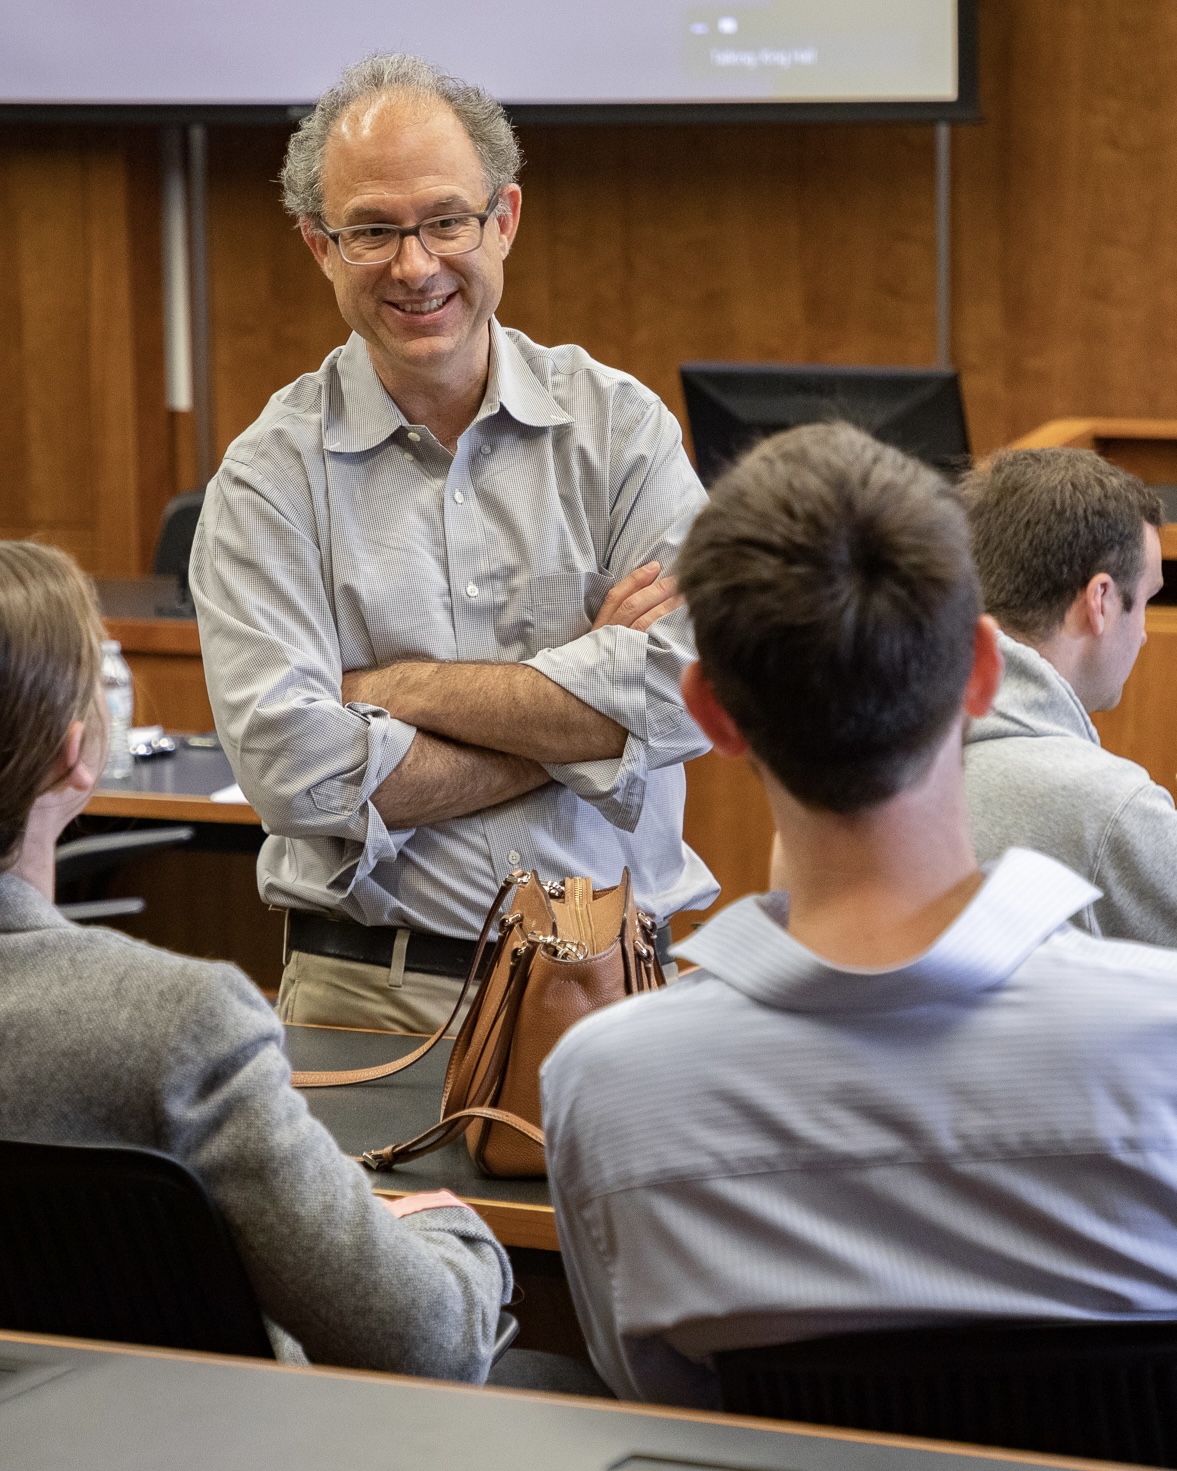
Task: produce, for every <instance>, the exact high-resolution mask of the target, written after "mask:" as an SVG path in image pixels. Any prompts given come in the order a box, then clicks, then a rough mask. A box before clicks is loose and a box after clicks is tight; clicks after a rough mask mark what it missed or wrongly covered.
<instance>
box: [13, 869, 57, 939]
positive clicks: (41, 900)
mask: <svg viewBox="0 0 1177 1471" xmlns="http://www.w3.org/2000/svg"><path fill="white" fill-rule="evenodd" d="M61 926H65V927H66V928H68V927H69V920H68V919H66V917H65V915H64V914H62V912H61V911H60V909H57V908H56V907H55V906H54V905H53V904H51V903H50V902H49V900H48V899H46V898H45V896H44V894H42V893H41V892H40V890H39V889H34V888H33V886H32V884H30V883H29V882H28V881H27V880H26V879H22V878H18V877H17V875H16V874H14V873H0V933H3V932H4V931H19V930H47V929H57V928H59V927H61Z"/></svg>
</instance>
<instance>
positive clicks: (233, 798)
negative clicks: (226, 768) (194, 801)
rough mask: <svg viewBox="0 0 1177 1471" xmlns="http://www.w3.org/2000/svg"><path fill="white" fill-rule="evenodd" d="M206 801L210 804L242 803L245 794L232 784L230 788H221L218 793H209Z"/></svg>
mask: <svg viewBox="0 0 1177 1471" xmlns="http://www.w3.org/2000/svg"><path fill="white" fill-rule="evenodd" d="M208 800H209V801H210V802H244V801H245V793H244V792H243V791H242V790H241V788H240V787H239V786H238V785H237V783H236V782H234V783H233V785H232V786H231V787H222V788H221V789H220V791H218V792H210V793H209V799H208Z"/></svg>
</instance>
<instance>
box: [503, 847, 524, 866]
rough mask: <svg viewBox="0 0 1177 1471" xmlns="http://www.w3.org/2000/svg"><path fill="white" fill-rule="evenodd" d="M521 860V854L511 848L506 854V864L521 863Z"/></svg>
mask: <svg viewBox="0 0 1177 1471" xmlns="http://www.w3.org/2000/svg"><path fill="white" fill-rule="evenodd" d="M522 858H523V854H522V853H519V852H517V851H516V850H515V849H514V848H512V849H511V851H510V852H509V853H508V854H507V862H508V863H519V862H521V861H522Z"/></svg>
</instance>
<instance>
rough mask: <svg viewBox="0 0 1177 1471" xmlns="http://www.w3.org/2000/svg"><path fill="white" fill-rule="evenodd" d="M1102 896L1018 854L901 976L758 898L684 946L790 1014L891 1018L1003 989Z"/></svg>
mask: <svg viewBox="0 0 1177 1471" xmlns="http://www.w3.org/2000/svg"><path fill="white" fill-rule="evenodd" d="M1099 897H1100V891H1099V890H1098V889H1097V888H1095V887H1094V886H1093V885H1091V884H1089V883H1088V882H1087V880H1086V879H1083V878H1080V877H1079V875H1078V874H1076V873H1072V872H1071V870H1070V869H1069V868H1064V866H1063V865H1062V864H1061V863H1056V862H1055V860H1054V859H1053V858H1047V857H1046V856H1045V855H1044V854H1042V853H1032V852H1030V851H1029V850H1028V849H1025V848H1010V849H1009V850H1008V851H1007V852H1006V853H1005V855H1004V856H1003V857H1002V858H1001V859H1000V860H999V861H998V862H997V863H996V864H994V865H993V866H992V867H991V868H990V869H989V870H988V872H987V877H986V879H985V882H984V884H983V885H982V887H981V889H980V890H979V891H978V893H977V894H976V895H975V896H974V898H973V899H972V901H971V902H970V903H969V904H968V906H967V907H966V908H965V909H964V911H963V912H962V913H961V914H959V915H958V916H957V918H956V919H955V920H954V921H953V923H952V924H951V925H949V927H948V929H946V930H945V931H944V933H943V934H942V935H940V936H939V938H938V939H937V940H936V941H935V942H934V943H933V944H932V945H931V946H930V947H929V948H928V949H927V950H925V951H924V953H923V954H922V955H919V956H917V957H916V958H915V959H914V960H912V961H909V962H908V963H907V964H906V965H902V966H898V967H896V968H895V969H893V970H867V969H861V968H854V967H849V966H836V965H833V964H832V963H830V962H829V961H826V960H823V959H822V958H821V957H820V956H818V955H815V954H814V953H813V951H811V950H807V949H806V948H805V946H804V945H801V944H799V943H798V942H797V941H796V940H795V939H794V938H793V937H792V936H791V935H790V934H789V933H788V931H787V930H785V929H784V928H782V926H781V925H779V924H778V923H776V921H775V920H774V919H772V918H771V917H770V914H769V913H768V908H769V907H771V903H769V905H768V906H767V907H766V904H765V902H763V899H764V898H767V896H763V898H762V896H759V895H750V896H749V897H748V898H746V899H740V900H739V901H737V902H736V903H735V904H733V905H731V906H730V908H728V909H725V910H723V911H722V913H720V914H718V915H717V916H716V917H715V919H713V920H712V921H711V922H710V924H707V925H705V926H704V927H703V928H702V929H701V930H699V931H698V932H697V933H696V934H695V935H692V936H691V937H690V938H689V939H687V940H685V941H684V942H683V943H682V944H680V945H676V946H675V947H674V951H673V953H674V954H675V955H676V956H681V957H682V958H683V959H684V960H691V961H694V962H695V963H696V964H697V965H700V966H702V967H703V968H704V969H706V970H707V971H709V972H710V973H711V974H712V975H714V976H717V977H718V978H719V979H720V980H721V981H725V982H726V983H727V984H728V985H729V986H732V987H733V988H734V989H735V990H737V991H742V992H743V993H744V994H745V995H746V996H751V997H752V998H753V999H754V1000H756V1001H761V1002H763V1003H765V1004H766V1005H768V1006H775V1007H778V1008H779V1009H781V1010H783V1011H829V1012H836V1011H891V1010H900V1009H906V1008H910V1007H913V1006H921V1005H929V1004H935V1003H943V1002H948V1003H952V1002H960V1001H963V1000H965V999H967V998H968V997H969V996H970V995H971V994H974V993H977V992H982V991H989V990H993V989H994V988H995V987H997V986H999V985H1001V983H1002V982H1003V981H1004V980H1006V979H1007V977H1009V976H1010V975H1012V974H1013V972H1014V971H1015V970H1016V969H1017V968H1018V966H1020V965H1021V964H1022V962H1023V961H1025V960H1026V959H1027V958H1028V957H1029V956H1030V955H1031V954H1032V953H1033V952H1034V951H1035V950H1036V949H1037V948H1038V946H1039V945H1041V944H1042V942H1043V941H1044V940H1045V939H1046V938H1047V936H1048V935H1051V934H1053V933H1054V931H1055V930H1056V929H1058V927H1059V926H1060V925H1061V924H1063V923H1065V921H1066V920H1068V919H1069V918H1070V917H1071V915H1072V914H1074V913H1075V912H1076V910H1079V909H1081V908H1082V907H1083V906H1084V905H1085V904H1090V903H1091V902H1092V900H1094V899H1098V898H1099Z"/></svg>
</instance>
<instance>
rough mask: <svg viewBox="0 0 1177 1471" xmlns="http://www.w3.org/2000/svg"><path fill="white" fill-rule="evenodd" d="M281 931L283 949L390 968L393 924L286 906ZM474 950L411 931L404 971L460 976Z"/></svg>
mask: <svg viewBox="0 0 1177 1471" xmlns="http://www.w3.org/2000/svg"><path fill="white" fill-rule="evenodd" d="M289 925H290V927H289V929H288V930H287V932H286V948H287V950H303V951H305V952H306V953H307V954H309V955H329V956H331V958H332V959H333V960H355V961H359V963H360V964H361V965H380V966H385V967H387V966H390V965H391V964H392V947H393V944H394V943H395V941H396V928H395V926H392V925H364V924H356V923H355V922H354V920H350V919H328V918H327V916H326V915H323V914H311V913H309V912H307V911H306V910H303V909H292V910H290V920H289ZM670 945H671V939H670V926H669V925H668V924H664V925H662V926H661V928H660V929H659V931H658V934H657V937H656V939H655V948H656V949H657V951H658V959H659V960H660V961H661V962H662V964H663V965H666V964H668V963H669V961H670ZM492 948H493V947H492V946H490V945H488V946H487V947H486V954H485V955H484V957H483V964H484V965H485V964H486V962H487V961H489V959H490V956H491V951H492ZM476 949H477V946H476V945H475V942H474V941H473V940H455V939H453V938H451V937H450V936H449V935H430V934H426V933H425V932H424V931H422V930H410V932H409V944H408V948H407V949H406V950H405V969H406V970H417V971H423V972H424V973H425V974H426V975H429V976H454V977H457V978H458V979H459V980H460V979H461V978H462V977H463V976H465V974H466V972H467V971H468V970H469V969H470V964H471V962H472V961H473V959H474V951H475V950H476Z"/></svg>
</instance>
